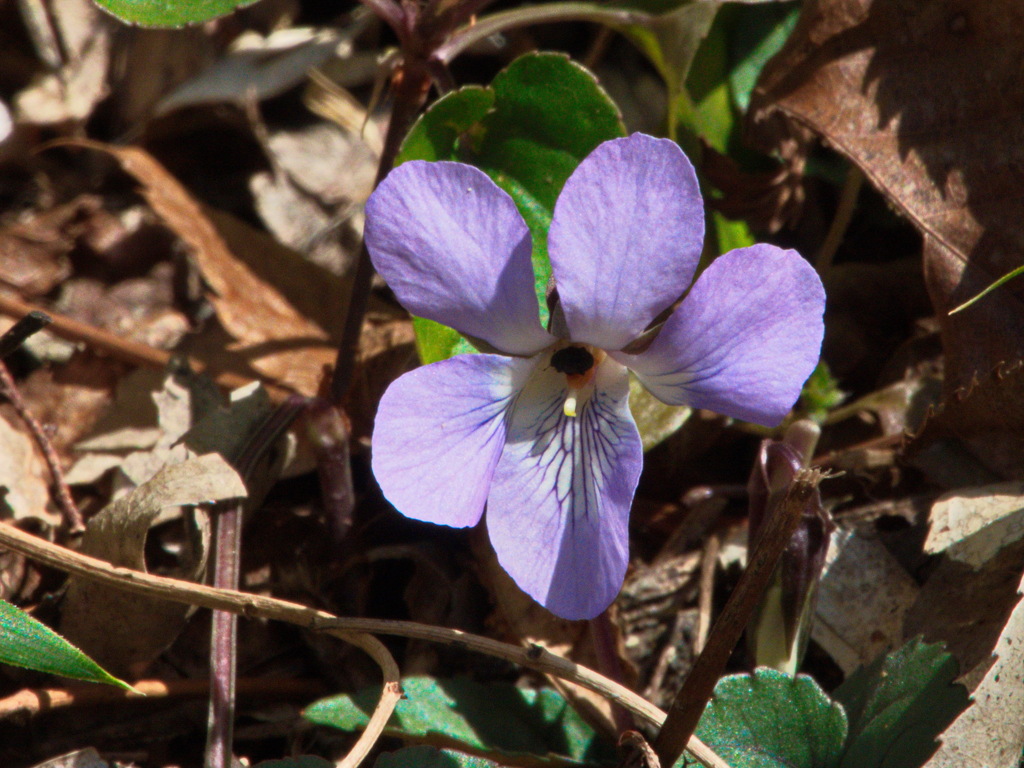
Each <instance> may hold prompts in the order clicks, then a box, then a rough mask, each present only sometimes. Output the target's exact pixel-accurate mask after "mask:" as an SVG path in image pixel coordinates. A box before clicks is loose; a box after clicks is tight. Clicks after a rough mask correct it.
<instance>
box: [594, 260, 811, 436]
mask: <svg viewBox="0 0 1024 768" xmlns="http://www.w3.org/2000/svg"><path fill="white" fill-rule="evenodd" d="M824 311H825V290H824V288H822V286H821V280H820V279H818V275H817V273H816V272H815V271H814V268H813V267H812V266H811V265H810V264H808V263H807V261H805V260H804V259H803V258H802V257H801V256H800V254H798V253H797V252H796V251H784V250H782V249H781V248H776V247H775V246H773V245H755V246H752V247H750V248H739V249H737V250H735V251H730V252H729V253H727V254H725V255H724V256H719V257H718V258H717V259H715V261H713V262H712V263H711V266H709V267H708V268H707V269H706V270H704V272H703V273H702V274H701V276H700V277H699V278H698V279H697V282H696V283H694V285H693V288H692V289H691V290H690V293H689V294H688V295H687V297H686V298H685V299H684V300H683V303H682V304H681V305H680V306H679V308H678V309H676V311H675V312H674V313H673V314H672V316H671V317H669V319H668V320H667V321H666V322H665V325H664V327H663V328H662V329H661V332H660V333H659V334H658V337H657V338H656V339H655V340H654V343H653V344H651V346H650V348H649V349H648V350H647V351H646V352H643V353H642V354H639V355H623V354H621V353H614V355H615V358H616V359H617V360H619V361H620V362H621V363H624V364H625V365H627V366H628V367H629V368H631V369H632V370H633V371H634V372H635V373H636V374H637V377H638V378H639V379H640V381H641V383H643V385H644V386H645V387H646V388H647V389H648V390H649V391H650V392H651V394H653V395H654V396H655V397H657V398H658V399H659V400H661V401H662V402H665V403H668V404H670V405H689V406H692V407H694V408H708V409H710V410H713V411H717V412H718V413H722V414H725V415H726V416H734V417H736V418H739V419H744V420H746V421H752V422H755V423H758V424H764V425H766V426H775V425H776V424H778V423H779V422H780V421H782V419H783V418H785V416H786V414H787V413H789V409H790V408H792V407H793V403H794V402H796V399H797V397H799V395H800V389H801V388H802V386H803V384H804V382H805V381H806V380H807V377H808V376H810V375H811V371H813V370H814V366H815V365H816V364H817V362H818V357H819V355H820V353H821V339H822V335H823V334H824V323H823V320H822V315H823V314H824Z"/></svg>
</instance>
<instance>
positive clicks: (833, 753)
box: [697, 668, 869, 768]
mask: <svg viewBox="0 0 1024 768" xmlns="http://www.w3.org/2000/svg"><path fill="white" fill-rule="evenodd" d="M846 732H847V724H846V715H845V714H844V712H843V708H842V707H841V706H840V705H839V704H836V703H835V702H834V701H832V700H831V699H829V697H828V695H827V694H826V693H825V692H824V691H823V690H821V688H819V687H818V684H817V683H815V682H814V681H813V680H812V679H811V678H809V677H807V676H805V675H798V676H797V677H795V678H794V677H790V676H789V675H786V674H783V673H782V672H777V671H775V670H774V669H766V668H761V669H758V670H756V671H755V672H754V674H753V675H730V676H728V677H723V678H722V679H721V680H719V681H718V685H716V686H715V694H714V696H713V697H712V699H711V701H710V702H709V703H708V706H707V709H706V710H705V711H704V716H703V717H702V718H701V721H700V725H699V726H698V728H697V736H698V737H699V738H700V739H701V740H702V741H704V742H705V743H706V744H707V745H708V746H709V747H711V749H713V750H714V751H715V752H716V753H717V754H718V756H719V757H721V758H722V759H723V760H725V762H727V763H728V764H729V765H730V766H732V768H836V767H837V766H838V765H839V761H840V758H841V756H842V753H843V743H844V741H845V740H846ZM862 765H863V766H864V768H867V766H868V765H869V764H868V763H863V764H862Z"/></svg>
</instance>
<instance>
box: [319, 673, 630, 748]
mask: <svg viewBox="0 0 1024 768" xmlns="http://www.w3.org/2000/svg"><path fill="white" fill-rule="evenodd" d="M402 688H403V690H404V691H405V698H403V699H402V700H401V701H399V702H398V706H397V707H396V708H395V713H394V715H393V716H392V720H391V723H390V724H389V725H388V727H387V729H386V732H387V733H390V734H392V735H395V736H401V737H403V738H405V739H410V738H411V739H417V738H419V739H424V740H426V739H429V740H430V743H432V744H437V743H439V740H440V741H441V742H442V743H448V744H449V745H451V746H453V747H455V748H456V749H457V748H459V747H462V748H464V749H470V750H472V751H488V752H491V751H494V752H502V753H507V754H533V755H549V754H554V755H560V756H562V757H563V758H564V759H568V760H571V761H573V762H584V761H586V762H588V763H590V764H594V763H599V764H606V763H609V762H614V761H615V758H614V753H613V752H612V751H611V750H610V749H608V748H607V746H606V745H605V744H604V742H602V741H601V740H600V739H599V738H598V736H597V734H596V733H595V732H594V730H593V729H592V728H591V727H590V726H589V725H587V723H586V722H585V721H584V720H583V719H582V718H581V717H580V716H579V715H578V714H577V713H576V711H575V710H574V709H572V707H570V706H569V705H568V704H567V703H566V701H565V699H563V698H562V697H561V696H560V695H559V694H557V693H555V692H554V691H551V690H547V689H543V690H540V691H536V690H532V689H525V688H517V687H515V686H512V685H509V684H506V683H492V684H489V685H483V684H481V683H477V682H475V681H473V680H468V679H464V678H455V679H434V678H431V677H410V678H406V679H405V680H403V681H402ZM379 697H380V689H379V688H376V687H375V688H370V689H366V690H364V691H361V692H360V693H358V694H356V695H355V696H349V695H347V694H346V695H342V696H335V697H332V698H329V699H322V700H321V701H318V702H316V703H315V704H312V705H311V706H309V707H308V708H307V709H306V710H305V712H303V715H304V716H305V718H306V719H307V720H310V721H312V722H314V723H317V724H318V725H328V726H332V727H334V728H339V729H341V730H345V731H358V730H361V729H362V728H365V727H366V724H367V723H368V722H369V717H370V713H371V712H373V708H374V707H375V706H376V704H377V700H378V698H379Z"/></svg>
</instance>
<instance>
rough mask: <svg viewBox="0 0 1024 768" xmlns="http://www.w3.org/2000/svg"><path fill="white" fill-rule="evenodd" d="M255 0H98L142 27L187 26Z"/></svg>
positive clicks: (126, 20) (200, 22) (227, 12)
mask: <svg viewBox="0 0 1024 768" xmlns="http://www.w3.org/2000/svg"><path fill="white" fill-rule="evenodd" d="M254 2H256V0H96V4H97V5H98V6H100V7H101V8H103V9H104V10H106V11H109V12H110V13H112V14H114V15H115V16H117V17H118V18H119V19H121V21H125V22H127V23H129V24H138V25H139V26H142V27H184V26H185V25H187V24H202V23H203V22H205V21H209V20H210V19H215V18H217V17H218V16H226V15H227V14H229V13H231V12H233V11H235V10H236V9H238V8H242V7H244V6H246V5H252V4H253V3H254Z"/></svg>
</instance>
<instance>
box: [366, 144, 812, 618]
mask: <svg viewBox="0 0 1024 768" xmlns="http://www.w3.org/2000/svg"><path fill="white" fill-rule="evenodd" d="M703 240H704V212H703V205H702V202H701V197H700V192H699V189H698V186H697V177H696V174H695V173H694V170H693V167H692V166H691V165H690V163H689V161H688V160H687V159H686V156H685V155H684V154H683V153H682V151H681V150H680V149H679V147H678V146H677V145H676V144H675V143H674V142H671V141H668V140H665V139H655V138H652V137H650V136H645V135H643V134H634V135H632V136H630V137H628V138H624V139H614V140H612V141H607V142H605V143H604V144H601V145H600V146H599V147H598V148H597V149H595V150H594V151H593V152H592V153H591V154H590V155H589V156H588V157H587V158H586V159H584V160H583V162H582V163H580V165H579V167H578V168H577V169H576V170H575V171H574V172H573V174H572V175H571V176H570V177H569V179H568V181H567V182H566V184H565V187H564V189H563V190H562V193H561V195H560V196H559V198H558V202H557V204H556V205H555V211H554V216H553V218H552V222H551V227H550V230H549V232H548V255H549V257H550V259H551V268H552V271H553V274H554V281H555V285H556V287H557V291H558V297H559V301H560V308H559V309H558V310H556V312H555V313H554V316H555V317H556V318H557V317H559V312H560V313H561V316H562V317H563V318H564V322H562V321H556V322H555V323H553V325H552V329H553V331H554V333H549V332H548V331H547V330H545V329H544V328H543V327H542V326H541V324H540V319H539V316H538V307H537V299H536V294H535V293H534V276H533V268H532V265H531V261H530V254H531V240H530V232H529V230H528V229H527V226H526V223H525V222H524V221H523V218H522V217H521V216H520V214H519V211H518V210H517V209H516V206H515V203H514V202H513V201H512V198H510V197H509V196H508V195H507V194H506V193H505V192H503V191H502V190H501V189H499V188H498V186H497V185H496V184H495V183H494V182H493V181H491V180H490V179H489V178H488V177H487V175H486V174H484V173H483V172H482V171H480V170H478V169H476V168H474V167H472V166H468V165H463V164H461V163H452V162H436V163H429V162H420V161H414V162H408V163H405V164H404V165H401V166H400V167H398V168H396V169H395V170H393V171H392V172H391V174H390V175H389V176H388V177H387V178H386V179H385V180H384V181H383V182H382V183H381V184H380V186H379V187H378V188H377V190H376V191H375V192H374V193H373V195H372V196H371V197H370V200H369V201H368V203H367V205H366V244H367V247H368V248H369V252H370V256H371V258H372V260H373V264H374V267H376V269H377V271H378V273H380V275H381V276H382V277H383V278H384V279H385V280H386V281H387V283H388V285H390V286H391V288H392V290H394V292H395V295H396V296H397V297H398V299H399V301H401V302H402V304H403V305H404V306H405V307H406V308H407V309H408V310H409V311H410V312H412V313H413V314H414V315H418V316H420V317H425V318H429V319H431V320H435V321H437V322H440V323H443V324H445V325H448V326H451V327H452V328H455V329H456V330H458V331H459V332H460V333H462V334H465V335H466V336H469V337H471V338H473V339H475V340H478V341H480V342H483V344H484V345H486V346H488V347H490V348H491V349H494V350H498V351H499V352H500V353H501V354H470V355H459V356H456V357H453V358H451V359H448V360H443V361H441V362H438V363H433V364H431V365H426V366H423V367H421V368H417V369H416V370H414V371H412V372H410V373H407V374H405V375H404V376H401V377H400V378H399V379H397V380H396V381H395V382H394V383H392V384H391V386H390V387H389V388H388V390H387V392H385V394H384V397H383V398H382V399H381V403H380V408H379V409H378V411H377V418H376V424H375V426H374V432H373V472H374V475H376V477H377V480H378V482H379V483H380V486H381V489H382V490H383V492H384V495H385V496H386V497H387V499H388V500H389V501H390V502H391V503H392V504H393V505H394V506H395V507H396V508H397V509H398V510H399V511H400V512H402V513H403V514H404V515H406V516H407V517H411V518H415V519H417V520H425V521H427V522H432V523H440V524H443V525H449V526H454V527H466V526H472V525H475V524H476V523H477V522H479V521H480V518H481V516H482V515H483V512H484V506H485V505H486V507H487V528H488V531H489V535H490V538H491V543H492V544H493V545H494V549H495V552H496V553H497V555H498V561H499V562H500V563H501V565H502V567H503V568H504V569H505V570H506V571H507V572H508V573H509V575H510V576H512V578H513V579H514V580H515V581H516V583H517V584H518V585H519V586H520V587H521V588H522V589H523V590H524V591H525V592H526V593H527V594H529V595H530V596H531V597H533V598H534V599H535V600H537V601H538V602H540V603H541V604H543V605H544V606H545V607H547V608H548V609H549V610H550V611H552V612H553V613H555V614H557V615H559V616H562V617H564V618H567V619H586V618H592V617H594V616H596V615H598V614H599V613H601V611H603V610H604V609H605V608H607V607H608V605H609V604H611V602H612V601H613V600H614V599H615V597H616V595H617V594H618V592H619V590H620V588H621V587H622V582H623V579H624V577H625V573H626V565H627V563H628V556H629V532H628V522H629V510H630V505H631V503H632V500H633V493H634V492H635V490H636V484H637V480H638V479H639V477H640V469H641V466H642V464H643V450H642V448H641V443H640V435H639V433H638V431H637V428H636V424H635V423H634V421H633V417H632V416H631V415H630V412H629V379H628V374H627V368H628V369H630V370H632V371H633V372H634V373H635V374H636V376H637V378H639V380H640V382H641V383H642V384H643V385H644V386H645V387H646V388H647V389H648V391H650V392H651V394H653V395H654V396H655V397H657V398H658V399H659V400H662V401H663V402H665V403H669V404H672V405H689V406H691V407H694V408H709V409H711V410H714V411H718V412H719V413H722V414H725V415H728V416H733V417H736V418H739V419H744V420H747V421H753V422H757V423H759V424H764V425H769V426H774V425H776V424H778V423H779V422H780V421H781V420H782V419H783V418H784V417H785V415H786V414H787V413H788V412H789V409H790V408H791V407H792V405H793V403H794V401H795V400H796V398H797V397H798V395H799V394H800V389H801V387H802V385H803V383H804V380H805V379H806V378H807V377H808V376H809V375H810V373H811V371H812V370H813V368H814V366H815V364H816V363H817V360H818V355H819V350H820V347H821V339H822V333H823V323H822V314H823V311H824V304H825V294H824V290H823V289H822V286H821V281H820V280H819V279H818V276H817V274H816V273H815V271H814V269H813V268H812V267H811V266H810V265H809V264H808V263H807V262H806V261H805V260H804V259H803V258H801V257H800V255H799V254H797V253H796V252H795V251H786V250H782V249H780V248H776V247H775V246H772V245H754V246H752V247H750V248H739V249H737V250H734V251H731V252H729V253H727V254H725V255H724V256H720V257H719V258H717V259H716V260H715V261H714V262H712V264H711V265H710V266H709V267H708V268H707V269H706V270H704V272H703V273H702V274H701V275H700V277H699V278H698V279H697V281H696V282H695V283H693V286H692V287H690V282H691V280H692V279H693V274H694V272H695V270H696V268H697V262H698V261H699V259H700V254H701V247H702V244H703ZM688 287H689V288H690V291H689V293H688V294H687V296H686V298H685V299H684V300H683V301H682V303H680V304H679V307H678V308H677V309H676V310H675V311H674V312H673V313H672V314H671V315H670V316H669V318H668V320H666V321H665V323H664V325H663V326H662V328H661V330H660V332H659V333H658V335H657V337H656V338H655V339H654V341H653V342H652V343H651V344H650V346H649V347H647V349H645V350H644V351H642V352H639V353H638V354H628V353H627V352H625V351H624V349H627V348H628V345H629V344H630V342H632V341H634V340H635V339H637V337H639V336H640V335H641V334H643V333H644V331H645V330H646V329H647V328H648V326H649V325H650V324H651V322H652V321H653V320H654V319H655V318H656V317H657V316H658V315H659V313H661V312H662V311H663V310H665V309H667V308H669V307H670V306H672V304H673V303H674V302H675V301H676V300H677V299H678V298H679V297H680V296H682V295H683V293H684V292H685V291H686V289H687V288H688ZM559 326H562V329H561V330H560V329H559Z"/></svg>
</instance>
